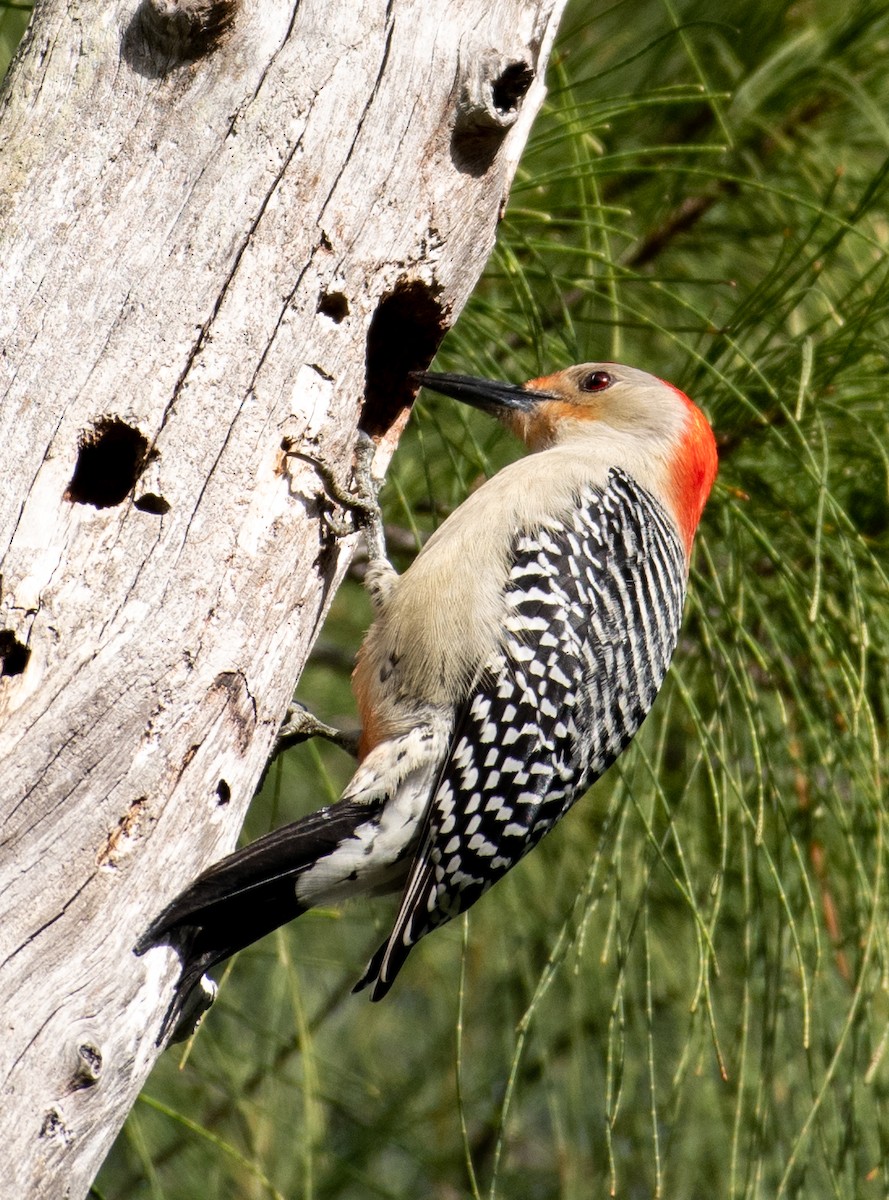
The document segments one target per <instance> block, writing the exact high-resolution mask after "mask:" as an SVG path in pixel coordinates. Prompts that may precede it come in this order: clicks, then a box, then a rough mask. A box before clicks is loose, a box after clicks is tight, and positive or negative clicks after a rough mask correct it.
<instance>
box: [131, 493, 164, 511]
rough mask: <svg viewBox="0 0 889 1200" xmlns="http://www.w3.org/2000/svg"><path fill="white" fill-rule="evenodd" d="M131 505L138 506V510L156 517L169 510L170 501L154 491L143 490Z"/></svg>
mask: <svg viewBox="0 0 889 1200" xmlns="http://www.w3.org/2000/svg"><path fill="white" fill-rule="evenodd" d="M133 507H134V508H138V510H139V512H145V513H152V514H153V515H154V516H156V517H162V516H163V515H164V514H165V513H168V512H169V511H170V502H169V500H165V499H164V498H163V496H158V495H155V493H154V492H145V494H144V495H142V496H140V497H139V498H138V500H134V501H133Z"/></svg>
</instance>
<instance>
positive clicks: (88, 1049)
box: [71, 1042, 102, 1092]
mask: <svg viewBox="0 0 889 1200" xmlns="http://www.w3.org/2000/svg"><path fill="white" fill-rule="evenodd" d="M101 1074H102V1051H101V1050H100V1049H99V1047H98V1046H95V1045H93V1043H92V1042H83V1043H82V1044H81V1045H80V1046H78V1047H77V1061H76V1065H75V1067H74V1071H73V1074H72V1079H71V1090H72V1091H75V1092H76V1091H80V1090H81V1089H82V1088H87V1087H95V1085H96V1084H97V1083H98V1082H99V1076H100V1075H101Z"/></svg>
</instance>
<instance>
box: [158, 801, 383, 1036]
mask: <svg viewBox="0 0 889 1200" xmlns="http://www.w3.org/2000/svg"><path fill="white" fill-rule="evenodd" d="M372 816H373V812H372V810H371V808H369V807H368V805H366V804H356V803H354V802H352V801H346V800H343V801H340V803H339V804H334V805H331V806H330V807H329V808H322V809H320V810H319V811H318V812H314V813H310V814H309V815H308V816H306V817H303V818H302V820H300V821H295V822H293V823H292V824H291V825H285V826H283V827H282V828H281V829H276V830H274V831H273V832H271V833H268V834H266V835H265V836H264V837H261V838H258V839H257V840H256V841H255V842H251V843H250V844H249V845H248V846H244V847H243V848H242V849H240V850H236V851H235V853H234V854H230V855H228V857H226V858H223V859H221V860H220V861H219V862H218V863H215V864H214V865H213V866H212V867H210V868H209V869H208V870H207V871H205V872H204V873H203V874H202V875H200V876H198V878H197V879H196V880H195V881H194V883H192V884H191V885H190V886H189V887H187V888H186V889H185V890H184V891H183V892H181V893H180V894H179V895H178V896H177V897H176V899H175V900H173V902H172V903H171V904H169V905H168V906H167V908H165V909H164V911H163V912H162V913H161V914H160V915H159V916H158V917H156V918H155V920H154V921H152V923H151V925H149V927H148V929H147V930H146V931H145V933H143V934H142V936H141V937H140V938H139V941H138V942H137V943H136V946H135V947H134V949H135V953H136V954H144V953H145V952H146V951H147V950H149V949H150V948H151V947H152V946H156V945H158V944H159V943H162V942H168V943H169V944H170V945H171V946H172V947H173V948H174V949H175V950H176V952H177V953H178V954H179V957H180V959H181V961H182V973H181V975H180V977H179V982H178V983H177V985H176V994H175V996H174V997H173V1000H172V1002H171V1004H170V1007H169V1009H168V1010H167V1014H166V1016H165V1017H164V1022H163V1026H162V1029H161V1034H160V1037H159V1039H158V1040H159V1041H163V1040H164V1039H165V1038H166V1036H167V1034H168V1033H170V1032H171V1031H175V1030H176V1027H177V1025H178V1024H179V1021H180V1020H181V1019H182V1016H183V1013H184V1012H185V1011H186V1010H187V1009H188V1001H189V996H190V994H191V992H192V991H193V989H194V988H195V986H196V985H197V984H198V983H199V981H200V979H201V977H202V976H203V975H204V974H205V972H207V971H209V970H210V969H211V968H212V967H214V966H216V965H217V964H218V963H221V962H223V961H224V960H225V959H227V958H229V957H230V956H231V955H232V954H235V953H237V951H238V950H242V949H244V947H245V946H249V945H250V944H251V943H252V942H255V941H258V940H259V938H261V937H264V936H265V935H266V934H267V933H271V932H272V930H274V929H277V928H278V927H279V926H281V925H285V924H286V923H287V922H288V921H292V920H293V919H294V918H295V917H298V916H300V915H301V914H302V913H304V912H305V911H306V908H305V906H303V905H302V904H300V903H299V901H298V900H297V898H296V879H297V877H298V876H299V875H300V874H302V873H303V872H304V871H306V870H308V868H309V867H311V866H314V864H315V863H316V862H317V861H318V860H319V859H320V858H324V857H325V856H326V855H328V854H330V853H331V852H332V851H333V850H335V849H336V848H337V846H339V845H340V843H341V842H342V841H343V840H344V839H345V838H348V837H349V836H350V835H351V834H352V833H353V832H354V830H355V828H356V827H357V826H358V825H360V824H362V823H363V822H364V821H367V820H369V819H370V818H372Z"/></svg>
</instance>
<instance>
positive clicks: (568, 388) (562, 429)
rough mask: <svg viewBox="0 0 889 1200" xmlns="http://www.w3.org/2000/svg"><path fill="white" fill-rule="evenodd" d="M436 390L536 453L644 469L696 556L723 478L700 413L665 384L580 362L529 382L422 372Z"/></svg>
mask: <svg viewBox="0 0 889 1200" xmlns="http://www.w3.org/2000/svg"><path fill="white" fill-rule="evenodd" d="M413 377H414V379H415V380H417V382H419V383H421V384H422V385H423V386H424V387H427V388H430V389H431V390H432V391H435V392H441V393H442V395H445V396H451V397H452V398H453V399H455V400H461V401H463V403H464V404H471V405H472V406H473V407H475V408H480V409H482V410H483V411H484V412H488V413H490V414H491V415H493V416H495V417H497V418H498V419H499V420H500V421H502V423H503V424H504V425H506V426H507V427H508V428H509V429H511V430H512V432H513V433H515V434H516V435H517V436H518V437H519V438H521V440H522V441H523V442H524V443H525V445H526V446H527V447H528V449H529V450H546V449H549V448H550V447H554V446H559V445H564V444H572V445H573V444H575V443H576V444H577V445H578V448H581V447H582V446H584V445H587V446H589V447H590V450H591V451H592V452H595V453H596V454H597V455H598V457H599V458H602V457H603V456H605V455H612V456H613V458H614V462H613V465H614V466H619V467H623V468H625V469H628V470H630V473H633V465H634V464H640V463H642V464H644V465H645V466H646V471H645V474H646V476H647V479H646V480H645V481H644V482H649V481H650V480H651V479H654V480H655V481H656V483H657V491H658V492H659V493H660V494H661V496H662V498H663V499H664V500H665V501H666V502H667V504H668V506H669V507H670V509H671V511H672V512H673V515H674V516H675V518H676V523H677V525H678V526H679V530H680V532H681V533H682V536H683V538H684V540H685V544H686V549H687V550H688V551H689V553H690V551H691V542H692V539H693V537H694V533H695V530H696V529H697V526H698V522H699V520H700V517H701V512H702V511H703V508H704V504H705V503H706V500H707V497H708V496H709V494H710V489H711V487H712V486H713V480H714V479H715V477H716V468H717V458H716V443H715V440H714V438H713V432H712V430H711V429H710V426H709V424H708V423H707V419H706V417H705V416H704V414H703V413H702V412H701V410H700V409H699V408H698V407H697V406H696V405H695V404H693V403H692V402H691V400H689V398H688V397H687V396H686V395H684V394H683V393H682V392H680V391H679V389H678V388H675V387H673V385H672V384H669V383H665V382H664V381H663V380H662V379H657V378H656V377H655V376H654V375H649V374H647V372H645V371H639V370H637V369H636V368H635V367H625V366H622V365H621V364H620V363H581V364H580V365H579V366H576V367H566V368H565V370H563V371H557V372H556V373H555V374H554V375H545V376H542V377H541V378H539V379H531V380H529V381H528V382H527V383H524V384H512V383H497V382H493V381H491V380H486V379H475V378H473V377H471V376H467V375H439V374H434V373H432V374H428V373H424V372H417V373H416V374H415V375H414V376H413Z"/></svg>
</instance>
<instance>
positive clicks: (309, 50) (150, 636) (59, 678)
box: [0, 0, 563, 1198]
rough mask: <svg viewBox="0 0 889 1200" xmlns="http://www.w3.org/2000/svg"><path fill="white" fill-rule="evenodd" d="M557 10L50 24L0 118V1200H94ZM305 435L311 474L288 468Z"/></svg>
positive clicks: (516, 142) (57, 3) (504, 0)
mask: <svg viewBox="0 0 889 1200" xmlns="http://www.w3.org/2000/svg"><path fill="white" fill-rule="evenodd" d="M562 3H563V0H500V2H499V3H487V2H482V0H446V3H445V4H444V5H441V4H436V5H427V4H423V3H419V2H418V0H389V2H388V3H384V2H383V0H377V2H371V3H368V4H361V5H356V4H354V3H352V2H351V0H299V3H296V2H295V0H291V2H290V3H281V2H280V0H241V2H240V3H238V2H237V0H142V3H141V5H140V6H139V8H138V9H136V7H135V3H134V0H112V3H110V4H103V5H93V4H90V5H81V4H79V3H77V2H76V0H43V3H41V4H40V5H39V6H38V9H37V12H36V13H35V16H34V20H33V22H32V25H31V28H30V31H29V33H28V34H27V36H26V39H25V42H24V44H23V47H22V49H21V51H20V54H19V57H18V60H17V62H16V63H15V65H14V68H13V70H12V72H11V75H10V78H9V79H8V81H7V85H6V88H5V91H4V93H3V95H2V101H0V104H2V108H0V396H2V407H0V576H2V582H0V667H2V675H0V820H2V826H0V845H2V849H0V1005H2V1010H0V1012H2V1035H0V1079H2V1091H0V1146H2V1147H3V1161H2V1164H0V1175H2V1178H3V1180H4V1188H6V1189H8V1194H9V1195H10V1196H12V1195H15V1196H17V1197H18V1196H21V1197H25V1196H28V1197H32V1196H49V1197H53V1198H55V1197H59V1196H63V1195H64V1196H72V1197H76V1196H81V1195H83V1193H84V1192H85V1191H86V1190H87V1188H88V1185H89V1182H90V1180H91V1179H92V1177H93V1175H94V1173H95V1171H96V1170H97V1168H98V1166H99V1164H100V1163H101V1161H102V1158H103V1156H104V1154H105V1152H106V1150H107V1148H108V1146H109V1144H110V1143H111V1141H112V1139H113V1138H114V1136H115V1134H116V1132H117V1130H118V1128H119V1126H120V1125H121V1123H122V1121H123V1119H124V1117H125V1116H126V1114H127V1111H128V1110H129V1108H130V1105H131V1103H132V1102H133V1100H134V1098H135V1096H136V1094H137V1091H138V1089H139V1087H140V1085H141V1083H142V1082H143V1080H144V1078H145V1076H146V1074H147V1072H148V1070H149V1069H150V1067H151V1065H152V1063H153V1061H154V1058H155V1055H156V1049H155V1046H154V1035H155V1032H156V1030H157V1028H158V1022H159V1019H160V1016H161V1014H162V1013H163V1010H164V1007H165V1005H166V1003H167V1001H168V999H169V996H170V990H171V985H172V982H173V979H174V977H175V974H176V960H175V956H174V955H173V954H172V952H169V953H167V954H166V955H165V954H163V953H152V954H150V955H148V956H146V957H145V958H144V959H136V958H135V957H134V956H133V953H132V947H133V944H134V942H135V940H136V938H137V936H138V935H139V934H140V932H141V931H142V930H143V929H144V927H145V924H146V921H147V920H148V919H149V918H150V917H151V916H153V915H154V914H155V913H156V912H157V911H158V910H159V909H160V908H161V907H162V906H163V904H164V903H165V902H166V901H167V900H169V899H170V898H171V896H172V895H173V894H174V893H175V892H176V891H178V890H179V888H180V887H182V886H183V885H184V884H185V883H186V882H188V881H189V880H190V879H191V878H192V877H193V876H194V875H195V874H196V873H197V872H199V871H200V870H201V869H202V868H204V867H205V866H206V865H207V864H208V863H209V862H210V861H211V860H213V859H215V858H217V857H218V856H219V855H221V854H222V853H224V852H226V851H228V850H229V849H231V847H232V846H233V844H234V841H235V838H236V835H237V832H238V829H239V827H240V825H241V821H242V818H243V815H244V811H245V809H246V806H247V804H248V803H249V801H250V798H251V796H252V794H253V791H254V788H255V785H256V783H257V780H258V779H259V776H260V773H261V771H262V768H263V765H264V763H265V761H266V759H267V756H268V754H269V749H270V747H271V745H272V743H273V740H274V737H275V734H276V730H277V728H278V725H279V722H280V720H281V717H282V714H283V712H284V709H285V707H286V704H287V701H288V699H289V697H290V695H291V692H292V689H293V686H294V682H295V680H296V678H297V677H298V675H299V672H300V669H301V668H302V665H303V663H304V661H305V658H306V655H307V653H308V651H309V648H310V646H311V644H312V640H313V638H314V636H315V633H316V631H317V629H318V626H319V623H320V621H321V619H322V617H323V615H324V613H325V611H326V608H327V605H328V603H329V601H330V599H331V596H332V594H333V592H334V590H335V589H336V587H337V584H338V583H339V580H340V578H341V576H342V573H343V571H344V569H345V566H346V564H347V562H348V558H349V555H350V553H351V550H352V542H353V540H354V539H352V538H347V539H346V540H345V541H342V542H337V541H336V540H335V539H334V538H333V537H332V536H331V534H330V532H329V530H328V529H327V527H326V526H325V525H324V523H323V522H322V521H320V520H319V514H320V512H321V510H322V509H323V507H324V505H325V504H326V503H327V501H326V500H325V492H324V486H323V483H322V481H321V477H320V475H319V472H318V470H317V469H315V468H314V467H313V465H312V464H313V460H314V461H317V462H319V463H326V464H331V465H332V466H333V467H334V470H335V473H336V474H337V475H338V477H339V478H340V479H341V480H342V481H343V482H345V481H347V479H348V476H349V469H350V462H351V448H352V444H353V441H354V436H355V431H356V427H357V426H358V425H359V423H360V425H361V426H362V427H363V428H365V429H366V430H368V431H369V432H370V433H371V434H373V435H374V437H375V438H376V439H377V440H378V443H379V449H378V454H377V460H378V465H379V467H380V468H382V467H383V466H384V465H385V463H386V462H387V461H388V458H389V456H390V454H391V452H392V450H393V448H394V444H395V442H396V440H397V437H398V434H399V432H400V430H401V428H402V426H403V423H404V421H405V419H406V415H407V410H408V407H409V405H410V402H411V398H412V396H411V389H410V386H409V384H408V382H407V380H406V375H407V372H408V371H409V370H411V369H413V368H422V367H425V366H426V365H427V364H428V362H429V360H430V358H431V357H432V354H433V352H434V350H435V348H436V346H437V345H438V342H439V340H440V338H441V336H442V334H443V332H444V331H445V330H446V329H447V327H448V326H449V325H450V324H451V322H452V321H453V319H454V317H455V315H456V313H457V312H458V311H459V309H460V307H461V305H462V304H463V303H464V301H465V299H466V296H467V295H468V293H469V291H470V289H471V288H472V286H473V284H474V282H475V281H476V279H477V277H478V275H479V272H480V271H481V269H482V267H483V265H484V263H485V260H486V258H487V256H488V253H489V251H490V249H491V245H492V242H493V238H494V230H495V225H496V222H497V216H498V212H499V211H500V209H501V206H502V205H503V203H504V200H505V197H506V193H507V189H508V186H509V183H510V181H511V178H512V175H513V171H514V168H515V164H516V160H517V157H518V154H519V152H520V150H521V148H522V146H523V144H524V141H525V138H526V136H527V133H528V129H529V126H530V123H531V120H532V119H533V116H534V113H535V112H536V110H537V108H538V107H539V104H540V101H541V99H542V95H543V84H542V72H543V68H544V64H545V60H546V56H547V53H548V50H549V47H550V44H551V39H552V36H553V32H554V29H555V24H556V21H557V18H558V15H559V13H560V11H561V7H562ZM284 439H296V440H297V441H298V442H300V443H301V446H302V450H303V452H304V454H305V455H306V458H305V459H304V460H289V459H288V460H285V458H284V456H283V454H282V448H281V447H282V441H283V440H284Z"/></svg>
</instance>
